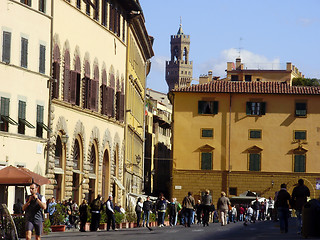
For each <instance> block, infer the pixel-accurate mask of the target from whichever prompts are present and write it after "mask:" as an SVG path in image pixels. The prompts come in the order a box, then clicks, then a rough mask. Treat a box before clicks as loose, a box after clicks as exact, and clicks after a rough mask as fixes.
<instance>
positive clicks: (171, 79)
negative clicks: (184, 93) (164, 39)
mask: <svg viewBox="0 0 320 240" xmlns="http://www.w3.org/2000/svg"><path fill="white" fill-rule="evenodd" d="M170 46H171V60H170V61H166V81H167V84H168V88H169V91H170V90H171V89H175V88H179V87H186V86H190V83H191V81H192V67H193V63H192V61H189V53H190V35H185V34H184V33H183V30H182V25H181V24H180V27H179V30H178V32H177V34H176V35H172V36H171V41H170Z"/></svg>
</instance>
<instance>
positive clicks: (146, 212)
mask: <svg viewBox="0 0 320 240" xmlns="http://www.w3.org/2000/svg"><path fill="white" fill-rule="evenodd" d="M142 210H143V222H142V226H143V227H144V226H146V227H149V217H150V212H151V210H152V202H151V201H150V197H149V196H148V197H147V200H145V201H144V202H143V207H142ZM144 224H146V225H144Z"/></svg>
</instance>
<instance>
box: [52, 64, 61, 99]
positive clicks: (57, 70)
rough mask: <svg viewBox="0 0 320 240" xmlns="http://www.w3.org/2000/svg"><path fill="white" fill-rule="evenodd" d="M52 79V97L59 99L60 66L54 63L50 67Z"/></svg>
mask: <svg viewBox="0 0 320 240" xmlns="http://www.w3.org/2000/svg"><path fill="white" fill-rule="evenodd" d="M52 70H53V71H52V77H53V79H54V80H55V81H54V82H53V88H52V97H53V98H59V86H60V64H59V63H58V62H54V63H53V66H52Z"/></svg>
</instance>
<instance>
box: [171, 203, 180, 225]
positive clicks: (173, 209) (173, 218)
mask: <svg viewBox="0 0 320 240" xmlns="http://www.w3.org/2000/svg"><path fill="white" fill-rule="evenodd" d="M177 213H178V204H177V203H176V199H175V198H172V199H171V202H170V203H169V224H170V227H172V226H174V225H176V218H177Z"/></svg>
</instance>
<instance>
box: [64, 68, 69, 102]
mask: <svg viewBox="0 0 320 240" xmlns="http://www.w3.org/2000/svg"><path fill="white" fill-rule="evenodd" d="M70 76H71V71H70V70H69V69H65V70H64V82H63V100H64V101H66V102H70Z"/></svg>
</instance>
